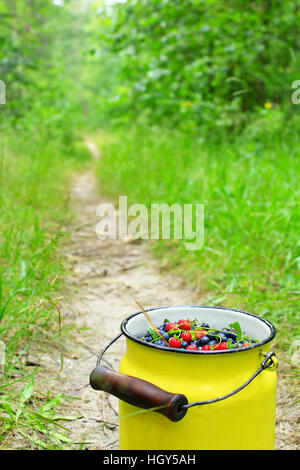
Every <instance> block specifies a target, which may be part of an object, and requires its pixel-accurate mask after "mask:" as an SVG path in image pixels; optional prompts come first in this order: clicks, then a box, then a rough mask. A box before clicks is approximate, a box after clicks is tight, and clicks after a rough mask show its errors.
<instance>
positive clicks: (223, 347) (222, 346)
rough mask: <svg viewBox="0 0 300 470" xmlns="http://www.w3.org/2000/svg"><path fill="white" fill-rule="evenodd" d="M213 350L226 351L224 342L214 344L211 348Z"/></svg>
mask: <svg viewBox="0 0 300 470" xmlns="http://www.w3.org/2000/svg"><path fill="white" fill-rule="evenodd" d="M213 348H214V349H217V350H218V351H220V350H224V349H227V343H226V341H222V343H219V344H216V345H215V346H213Z"/></svg>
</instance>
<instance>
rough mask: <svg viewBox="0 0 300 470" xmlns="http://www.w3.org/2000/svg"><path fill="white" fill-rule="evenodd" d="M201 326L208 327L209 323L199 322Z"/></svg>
mask: <svg viewBox="0 0 300 470" xmlns="http://www.w3.org/2000/svg"><path fill="white" fill-rule="evenodd" d="M200 326H202V328H209V324H208V323H201V325H200Z"/></svg>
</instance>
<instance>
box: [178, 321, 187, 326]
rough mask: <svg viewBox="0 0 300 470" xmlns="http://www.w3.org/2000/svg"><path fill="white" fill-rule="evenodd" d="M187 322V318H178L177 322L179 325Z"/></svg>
mask: <svg viewBox="0 0 300 470" xmlns="http://www.w3.org/2000/svg"><path fill="white" fill-rule="evenodd" d="M185 322H186V320H178V322H177V323H178V325H180V323H185Z"/></svg>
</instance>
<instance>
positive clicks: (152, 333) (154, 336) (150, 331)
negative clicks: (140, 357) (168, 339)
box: [148, 328, 159, 340]
mask: <svg viewBox="0 0 300 470" xmlns="http://www.w3.org/2000/svg"><path fill="white" fill-rule="evenodd" d="M148 331H149V333H150V335H151V336H152V338H153V339H154V340H156V339H159V336H158V334H157V333H155V331H154V330H153V329H152V328H149V330H148Z"/></svg>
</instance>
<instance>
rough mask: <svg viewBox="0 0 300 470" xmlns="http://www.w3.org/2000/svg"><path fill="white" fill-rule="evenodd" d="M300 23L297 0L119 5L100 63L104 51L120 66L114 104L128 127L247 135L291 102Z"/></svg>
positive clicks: (102, 40) (105, 31)
mask: <svg viewBox="0 0 300 470" xmlns="http://www.w3.org/2000/svg"><path fill="white" fill-rule="evenodd" d="M299 20H300V11H299V6H298V5H297V4H296V3H295V2H294V1H292V0H287V1H285V2H282V1H280V0H264V1H260V2H257V1H246V2H245V1H241V0H232V1H230V2H228V1H227V2H220V1H216V0H210V1H201V0H173V1H171V2H170V1H168V0H152V1H149V0H140V1H138V2H137V1H135V0H128V1H127V2H117V3H116V4H115V5H114V8H113V9H112V10H111V9H110V10H109V12H108V14H107V19H106V21H105V20H104V19H103V15H102V16H101V15H99V20H98V29H97V31H95V37H97V38H98V50H99V51H101V52H99V57H100V59H98V62H99V63H103V62H101V57H103V54H104V52H103V50H104V51H106V55H105V54H104V59H103V60H107V57H109V56H110V55H115V58H116V59H117V60H118V64H119V66H118V70H116V69H115V68H114V69H113V70H114V71H115V70H116V72H114V73H113V74H112V81H113V85H114V86H111V87H110V90H111V99H110V100H107V102H106V104H109V105H110V111H111V113H112V115H113V116H115V118H119V119H122V120H123V121H126V120H128V119H130V118H136V116H137V115H140V114H146V115H147V116H148V117H149V118H150V119H151V120H152V121H154V120H155V121H157V120H158V119H160V120H164V121H166V120H171V122H172V123H174V122H175V123H177V124H181V123H182V122H183V123H184V124H185V125H186V126H189V127H193V126H195V125H199V124H200V125H203V124H204V125H205V126H206V127H207V126H209V127H210V128H213V129H214V130H217V129H218V128H221V129H222V128H225V129H226V128H234V127H236V128H238V129H239V128H240V127H241V126H243V125H244V123H245V122H247V120H248V116H247V113H248V112H251V111H253V110H255V109H256V108H257V107H263V106H264V105H265V103H266V102H271V103H273V104H279V103H284V104H285V105H287V106H288V104H289V103H290V95H291V84H292V82H293V80H295V79H297V78H299V76H298V75H299V74H298V70H299V61H300V54H299V49H300V39H299V34H298V27H297V24H298V23H299ZM99 30H100V34H99ZM105 46H106V47H105ZM294 108H295V107H294ZM294 111H295V109H294Z"/></svg>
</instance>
